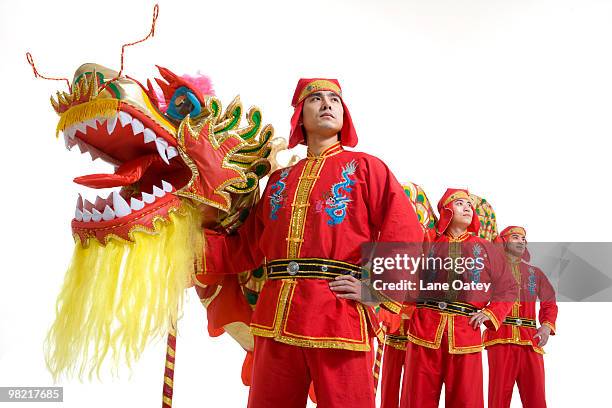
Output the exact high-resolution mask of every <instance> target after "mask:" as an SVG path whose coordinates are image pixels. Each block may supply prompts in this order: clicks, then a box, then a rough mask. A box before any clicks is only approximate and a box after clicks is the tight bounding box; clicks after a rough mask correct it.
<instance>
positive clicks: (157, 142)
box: [47, 64, 273, 377]
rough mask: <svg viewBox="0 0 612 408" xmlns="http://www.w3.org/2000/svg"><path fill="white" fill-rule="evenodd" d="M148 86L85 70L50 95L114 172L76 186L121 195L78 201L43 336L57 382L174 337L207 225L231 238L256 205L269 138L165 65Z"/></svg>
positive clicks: (203, 86)
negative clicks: (66, 263)
mask: <svg viewBox="0 0 612 408" xmlns="http://www.w3.org/2000/svg"><path fill="white" fill-rule="evenodd" d="M158 70H159V73H160V75H161V78H156V79H155V86H154V84H153V83H152V82H151V81H150V80H148V81H147V84H146V86H144V85H143V84H141V83H139V82H138V81H136V80H134V79H132V78H130V77H127V76H123V75H119V74H118V73H117V72H115V71H112V70H110V69H108V68H105V67H103V66H100V65H96V64H84V65H82V66H81V67H79V68H78V69H77V71H76V73H75V75H74V79H73V81H72V84H71V87H70V91H69V92H58V93H57V97H56V98H53V97H52V98H51V103H52V105H53V108H54V110H55V111H56V112H57V114H58V115H59V122H58V124H57V133H58V134H59V132H62V133H63V136H64V140H65V144H66V147H67V148H68V150H70V149H72V148H73V147H74V146H77V147H78V148H79V149H80V151H81V152H82V153H85V152H89V153H90V155H91V157H92V160H95V159H98V158H99V159H101V160H104V161H105V162H107V163H110V164H111V165H112V166H114V172H113V173H109V174H90V175H82V176H79V177H77V178H75V179H74V181H75V182H76V183H78V184H81V185H84V186H87V187H90V188H94V189H102V188H114V191H113V192H112V193H111V194H109V195H107V196H105V197H104V196H98V197H97V198H96V199H95V200H92V201H93V202H92V201H88V200H86V199H83V198H82V197H81V196H80V195H79V197H78V199H77V204H76V209H75V216H74V219H73V220H72V231H73V235H74V237H75V250H74V254H73V259H72V262H71V265H70V267H69V269H68V272H67V274H66V278H65V283H64V287H63V289H62V292H61V294H60V296H59V299H58V303H57V317H56V321H55V323H54V324H53V326H52V328H51V330H50V332H49V335H48V338H47V364H48V366H49V369H50V370H51V372H52V373H53V374H54V376H55V377H57V376H59V375H60V374H62V373H65V372H69V373H70V372H75V371H76V372H77V373H78V374H79V375H82V374H84V373H87V372H89V375H90V376H91V375H92V373H93V372H96V371H98V370H99V369H100V367H101V365H102V362H103V360H104V359H105V357H106V356H107V355H108V354H109V353H110V354H111V355H112V356H114V357H115V358H116V361H118V359H119V357H122V356H123V357H127V361H128V363H129V362H130V361H133V360H134V359H136V358H138V356H139V355H140V353H141V352H142V351H143V348H144V346H145V345H146V344H147V342H148V340H149V339H150V338H151V337H154V336H157V335H162V336H163V335H164V334H165V333H167V332H168V330H170V329H172V327H173V325H174V324H175V322H176V320H177V316H178V314H179V308H180V304H181V298H182V296H183V293H184V289H185V287H186V286H187V285H188V282H189V281H190V277H191V275H192V274H193V273H194V272H197V271H198V269H199V268H200V264H201V256H202V249H203V246H202V228H203V227H207V228H216V229H220V230H224V231H230V230H232V229H234V228H236V227H237V226H238V225H239V224H240V223H241V221H242V220H243V219H244V218H245V216H246V214H247V213H248V210H249V209H250V208H251V207H252V206H253V205H254V204H255V203H256V201H257V200H258V198H259V192H258V186H259V180H260V179H261V178H262V177H263V176H265V175H266V174H268V172H269V170H270V162H269V160H268V156H269V154H270V150H271V144H270V141H271V139H272V136H273V129H272V127H271V126H270V125H266V126H263V127H262V122H261V112H260V111H259V109H257V108H251V109H250V110H249V111H248V112H247V114H246V119H247V122H248V123H247V124H246V126H241V117H242V116H243V110H242V104H241V102H240V99H239V98H238V97H236V98H235V99H234V100H233V101H232V102H231V103H230V105H229V106H228V108H227V109H226V110H225V111H223V108H222V105H221V102H220V101H219V100H218V99H217V98H216V97H215V96H214V95H213V92H212V87H211V84H210V81H209V80H208V79H207V78H205V77H201V76H200V77H188V76H178V75H175V74H174V73H172V72H171V71H169V70H168V69H165V68H161V67H158Z"/></svg>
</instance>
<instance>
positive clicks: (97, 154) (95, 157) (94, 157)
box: [89, 149, 101, 161]
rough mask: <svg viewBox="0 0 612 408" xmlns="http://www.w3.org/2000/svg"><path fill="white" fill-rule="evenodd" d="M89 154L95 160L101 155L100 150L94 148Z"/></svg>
mask: <svg viewBox="0 0 612 408" xmlns="http://www.w3.org/2000/svg"><path fill="white" fill-rule="evenodd" d="M89 155H90V156H91V161H95V160H96V159H99V158H100V157H101V156H100V154H99V153H98V151H97V150H94V149H92V150H90V151H89Z"/></svg>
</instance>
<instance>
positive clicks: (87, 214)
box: [83, 210, 93, 222]
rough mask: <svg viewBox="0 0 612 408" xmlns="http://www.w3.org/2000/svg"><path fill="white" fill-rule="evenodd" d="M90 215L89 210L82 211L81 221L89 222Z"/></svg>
mask: <svg viewBox="0 0 612 408" xmlns="http://www.w3.org/2000/svg"><path fill="white" fill-rule="evenodd" d="M92 217H93V216H92V214H91V213H90V212H89V210H83V221H85V222H89V221H91V219H92Z"/></svg>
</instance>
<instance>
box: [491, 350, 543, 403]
mask: <svg viewBox="0 0 612 408" xmlns="http://www.w3.org/2000/svg"><path fill="white" fill-rule="evenodd" d="M487 356H488V359H489V408H509V407H510V401H511V400H512V390H513V389H514V383H515V382H516V385H517V386H518V390H519V394H520V396H521V402H522V403H523V407H524V408H546V398H545V382H544V358H543V356H542V355H541V354H539V353H536V352H535V351H533V349H532V348H531V346H520V345H518V344H497V345H495V346H490V347H488V348H487Z"/></svg>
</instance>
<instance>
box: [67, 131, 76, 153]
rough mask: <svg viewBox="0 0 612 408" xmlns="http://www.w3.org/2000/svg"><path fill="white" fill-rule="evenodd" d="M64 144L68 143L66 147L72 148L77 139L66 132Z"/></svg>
mask: <svg viewBox="0 0 612 408" xmlns="http://www.w3.org/2000/svg"><path fill="white" fill-rule="evenodd" d="M64 144H65V145H66V149H68V150H70V149H72V148H73V147H74V145H75V144H76V140H74V139H71V138H70V137H68V135H67V134H66V133H64Z"/></svg>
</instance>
